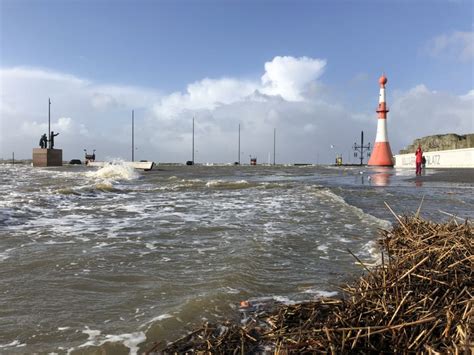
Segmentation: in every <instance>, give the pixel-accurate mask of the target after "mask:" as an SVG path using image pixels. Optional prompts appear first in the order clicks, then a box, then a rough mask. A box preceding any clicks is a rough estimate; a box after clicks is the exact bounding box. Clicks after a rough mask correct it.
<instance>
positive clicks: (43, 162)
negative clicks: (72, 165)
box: [33, 148, 63, 167]
mask: <svg viewBox="0 0 474 355" xmlns="http://www.w3.org/2000/svg"><path fill="white" fill-rule="evenodd" d="M62 165H63V151H62V149H43V148H33V166H40V167H45V166H62Z"/></svg>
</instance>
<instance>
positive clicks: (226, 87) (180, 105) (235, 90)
mask: <svg viewBox="0 0 474 355" xmlns="http://www.w3.org/2000/svg"><path fill="white" fill-rule="evenodd" d="M256 89H257V85H256V84H255V83H252V82H249V81H241V80H236V79H230V78H223V79H218V80H214V79H208V78H206V79H204V80H201V81H198V82H195V83H192V84H189V85H188V87H187V90H186V93H179V92H175V93H172V94H171V95H168V96H166V97H163V98H162V99H161V101H160V102H159V103H158V104H156V105H155V106H154V111H155V114H156V115H157V116H158V117H160V118H164V119H167V118H174V117H176V115H178V114H179V113H180V112H183V111H191V110H202V109H210V110H212V109H214V108H216V107H217V106H218V105H222V104H230V103H232V102H236V101H239V100H242V99H243V98H245V97H246V96H248V95H250V94H252V93H253V92H254V91H255V90H256Z"/></svg>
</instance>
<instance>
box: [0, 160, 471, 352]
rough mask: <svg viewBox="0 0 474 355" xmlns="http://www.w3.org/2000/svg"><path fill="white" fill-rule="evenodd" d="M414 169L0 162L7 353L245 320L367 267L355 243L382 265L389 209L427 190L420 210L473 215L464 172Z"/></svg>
mask: <svg viewBox="0 0 474 355" xmlns="http://www.w3.org/2000/svg"><path fill="white" fill-rule="evenodd" d="M433 173H436V171H427V174H433ZM413 175H414V171H406V170H395V169H369V168H367V167H343V168H342V167H339V168H336V167H318V166H301V167H297V166H275V167H272V166H267V167H265V166H158V168H157V169H155V170H153V171H150V172H142V171H134V170H131V169H129V168H127V167H125V166H123V165H120V164H118V165H114V166H108V167H104V168H101V169H97V168H86V167H82V166H65V167H61V168H32V167H31V166H26V165H15V166H12V165H0V195H1V200H0V353H32V352H40V353H49V352H56V353H73V354H74V353H92V352H94V351H97V350H102V351H106V352H109V353H112V352H114V353H115V352H117V351H119V350H120V349H121V350H124V351H125V352H126V353H127V352H130V353H136V352H142V351H144V350H146V349H148V348H150V346H151V345H152V344H153V342H154V341H157V340H168V341H169V340H173V339H176V338H178V337H180V336H183V335H184V334H186V332H187V331H189V330H191V329H192V328H194V327H195V326H197V325H199V324H201V323H202V322H203V321H206V320H208V321H218V320H223V319H228V318H236V317H238V312H237V306H238V303H239V301H241V300H245V299H248V298H258V297H271V298H274V299H275V300H279V301H282V302H297V301H302V300H308V299H312V298H314V297H318V296H324V295H329V296H330V295H337V292H338V290H339V289H338V287H337V285H339V284H341V283H342V282H345V281H348V280H350V279H351V278H352V277H355V276H356V275H359V274H360V273H362V270H361V268H360V267H359V266H358V265H356V264H355V260H354V258H353V257H352V256H351V255H350V253H349V252H348V249H349V250H350V251H351V252H352V253H354V254H355V255H357V256H358V257H359V258H361V259H363V260H366V261H367V262H369V263H374V262H376V261H377V259H378V257H379V253H378V247H377V243H376V240H377V233H378V230H379V229H380V228H389V227H390V224H391V223H393V221H394V217H393V215H392V214H391V212H390V211H389V210H388V209H387V208H386V207H385V204H384V202H387V203H388V204H389V205H390V206H391V208H392V209H393V210H394V211H396V212H397V213H398V214H404V213H414V212H415V211H416V210H417V208H418V206H419V205H420V202H421V200H422V198H423V196H424V202H423V206H422V209H421V212H422V213H421V214H422V216H424V217H427V218H430V219H434V220H436V221H444V220H447V219H449V218H451V217H449V216H448V215H447V213H449V214H454V215H456V216H459V217H461V218H467V217H469V218H472V217H473V214H474V212H473V210H474V208H473V206H474V197H473V196H474V194H473V192H474V182H473V181H471V182H467V183H459V182H457V183H450V182H436V181H431V182H430V181H427V182H423V181H421V180H420V181H418V180H413V179H411V178H413ZM117 344H121V345H120V346H119V347H117ZM114 349H115V350H114Z"/></svg>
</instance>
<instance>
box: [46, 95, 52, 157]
mask: <svg viewBox="0 0 474 355" xmlns="http://www.w3.org/2000/svg"><path fill="white" fill-rule="evenodd" d="M48 142H51V98H49V97H48ZM45 148H47V146H46V147H45ZM49 148H51V146H50V147H49Z"/></svg>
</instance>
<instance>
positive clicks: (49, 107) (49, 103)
mask: <svg viewBox="0 0 474 355" xmlns="http://www.w3.org/2000/svg"><path fill="white" fill-rule="evenodd" d="M48 144H49V148H50V149H51V99H50V98H49V97H48Z"/></svg>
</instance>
